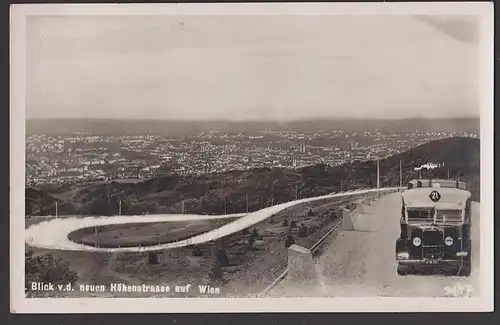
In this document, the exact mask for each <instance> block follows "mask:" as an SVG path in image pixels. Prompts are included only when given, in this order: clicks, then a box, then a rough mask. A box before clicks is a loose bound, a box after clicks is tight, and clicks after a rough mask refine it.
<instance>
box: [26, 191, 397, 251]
mask: <svg viewBox="0 0 500 325" xmlns="http://www.w3.org/2000/svg"><path fill="white" fill-rule="evenodd" d="M396 190H397V188H383V189H380V192H381V193H390V192H394V191H396ZM376 192H377V190H376V189H367V190H360V191H355V192H350V193H336V194H329V195H324V196H317V197H312V198H304V199H299V200H296V201H290V202H286V203H282V204H278V205H274V206H271V207H268V208H264V209H262V210H258V211H255V212H252V213H248V214H246V215H245V216H241V215H232V216H238V217H239V218H238V219H237V220H235V221H233V222H230V223H228V224H225V225H224V226H222V227H220V228H216V229H214V230H211V231H208V232H206V233H203V234H201V235H197V236H194V237H191V238H188V239H186V240H181V241H178V242H174V243H167V244H161V245H155V246H147V247H121V248H99V247H92V246H86V245H80V244H77V243H75V242H72V241H71V240H69V239H68V234H69V233H70V232H72V231H75V230H78V229H81V228H86V227H93V226H102V225H111V224H126V223H145V222H168V221H180V220H185V218H187V216H186V215H177V216H176V217H174V216H172V215H150V216H147V217H145V216H116V217H100V218H94V217H89V218H83V219H78V218H69V219H57V220H51V221H47V222H42V223H39V224H36V225H32V226H31V227H29V228H28V229H26V231H25V242H26V243H27V244H29V245H31V246H35V247H40V248H47V249H59V250H75V251H93V252H145V251H158V250H163V249H170V248H176V247H184V246H190V245H195V244H201V243H206V242H210V241H213V240H216V239H218V238H221V237H224V236H227V235H230V234H232V233H235V232H237V231H240V230H243V229H245V228H248V227H250V226H253V225H255V224H257V223H259V222H261V221H263V220H265V219H267V218H269V217H270V216H271V215H273V214H276V213H278V212H280V211H282V210H284V209H287V208H289V207H292V206H294V205H297V204H301V203H306V202H312V201H318V200H325V199H333V198H341V197H345V196H351V195H352V196H354V197H362V196H367V195H374V194H376ZM227 217H228V216H212V218H213V219H215V218H227ZM196 218H197V219H203V218H205V219H208V217H207V216H197V215H194V216H191V219H190V220H194V219H196Z"/></svg>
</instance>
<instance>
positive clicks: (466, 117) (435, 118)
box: [25, 115, 480, 123]
mask: <svg viewBox="0 0 500 325" xmlns="http://www.w3.org/2000/svg"><path fill="white" fill-rule="evenodd" d="M454 119H455V120H460V119H480V116H476V115H471V116H442V117H420V116H419V117H401V118H389V117H387V118H370V117H366V118H365V117H337V118H334V117H332V118H326V117H315V118H306V119H289V120H277V119H247V120H231V119H188V118H182V119H177V118H164V119H162V118H153V117H152V118H113V117H30V118H28V117H27V118H25V120H26V121H49V120H83V121H85V120H100V121H155V122H161V121H174V122H183V121H185V122H231V123H245V122H273V123H293V122H312V121H314V122H326V121H401V120H454Z"/></svg>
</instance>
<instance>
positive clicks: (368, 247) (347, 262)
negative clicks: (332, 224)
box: [270, 193, 480, 297]
mask: <svg viewBox="0 0 500 325" xmlns="http://www.w3.org/2000/svg"><path fill="white" fill-rule="evenodd" d="M400 195H401V194H400V193H395V194H390V195H387V196H385V197H382V198H381V199H380V200H378V201H376V202H375V203H374V204H373V205H372V206H368V207H366V208H365V211H364V212H365V213H363V214H359V215H357V216H355V217H354V220H353V221H354V227H355V231H339V232H338V234H337V235H336V238H335V239H334V240H333V241H332V243H331V244H330V246H329V247H327V248H325V250H324V253H323V254H322V257H320V259H319V261H318V264H317V265H316V272H317V276H318V279H319V280H318V283H317V284H314V285H302V286H297V285H295V284H291V283H288V282H287V281H286V280H285V281H284V282H283V283H282V284H280V285H279V286H277V287H276V288H275V289H274V290H272V291H271V292H270V296H286V297H288V296H312V297H353V296H354V297H356V296H357V297H370V296H386V297H446V296H452V295H453V293H450V292H449V291H450V290H447V289H446V288H447V287H448V288H450V289H451V290H453V288H460V287H462V288H464V289H466V288H469V289H471V290H472V296H478V295H479V292H478V290H479V285H480V282H479V204H477V203H473V206H472V210H473V213H474V215H473V222H474V225H475V227H474V228H473V231H472V240H473V255H472V256H473V261H472V274H471V276H470V277H468V278H465V277H458V276H443V275H424V274H422V273H421V274H412V275H408V276H398V275H397V273H396V268H397V262H396V260H395V248H394V247H395V246H394V244H395V240H396V238H397V237H398V236H399V232H400V228H399V217H400V211H401V196H400ZM447 291H448V292H447Z"/></svg>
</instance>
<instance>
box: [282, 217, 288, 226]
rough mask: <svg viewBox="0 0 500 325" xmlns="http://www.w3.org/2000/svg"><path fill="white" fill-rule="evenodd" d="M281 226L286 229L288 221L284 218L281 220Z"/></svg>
mask: <svg viewBox="0 0 500 325" xmlns="http://www.w3.org/2000/svg"><path fill="white" fill-rule="evenodd" d="M283 226H284V227H287V226H288V219H286V218H285V220H283Z"/></svg>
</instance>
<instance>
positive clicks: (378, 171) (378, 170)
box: [377, 158, 380, 194]
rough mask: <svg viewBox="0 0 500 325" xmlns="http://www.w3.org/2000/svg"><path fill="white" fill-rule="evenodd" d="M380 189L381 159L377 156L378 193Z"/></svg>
mask: <svg viewBox="0 0 500 325" xmlns="http://www.w3.org/2000/svg"><path fill="white" fill-rule="evenodd" d="M379 191H380V160H379V158H377V194H379Z"/></svg>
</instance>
